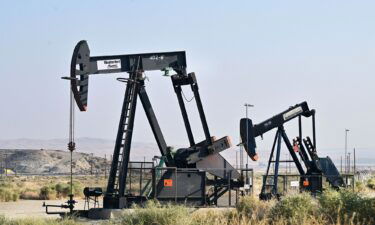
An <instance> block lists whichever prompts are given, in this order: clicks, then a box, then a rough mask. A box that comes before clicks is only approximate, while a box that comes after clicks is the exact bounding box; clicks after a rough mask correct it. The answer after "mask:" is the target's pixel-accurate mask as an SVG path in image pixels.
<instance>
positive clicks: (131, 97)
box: [107, 73, 140, 197]
mask: <svg viewBox="0 0 375 225" xmlns="http://www.w3.org/2000/svg"><path fill="white" fill-rule="evenodd" d="M137 76H138V74H137V73H131V74H130V76H129V79H124V78H120V79H118V80H119V81H122V82H126V83H127V85H126V90H125V96H124V103H123V108H122V111H121V118H120V123H119V127H118V132H117V137H116V144H115V151H114V155H113V161H112V165H111V174H110V179H108V188H107V194H109V195H119V196H120V197H122V196H124V194H125V185H126V176H127V169H128V168H127V167H128V162H129V155H130V145H131V138H132V133H133V132H132V131H133V125H134V117H135V109H136V104H137V95H138V91H139V86H140V84H139V82H138V81H137Z"/></svg>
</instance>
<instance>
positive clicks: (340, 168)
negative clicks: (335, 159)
mask: <svg viewBox="0 0 375 225" xmlns="http://www.w3.org/2000/svg"><path fill="white" fill-rule="evenodd" d="M340 173H342V156H340Z"/></svg>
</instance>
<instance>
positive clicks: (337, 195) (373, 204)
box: [318, 190, 375, 224]
mask: <svg viewBox="0 0 375 225" xmlns="http://www.w3.org/2000/svg"><path fill="white" fill-rule="evenodd" d="M318 200H319V203H320V212H322V213H323V215H324V216H325V217H326V218H327V219H328V220H329V221H330V222H331V223H340V222H341V223H351V222H354V223H368V224H371V223H373V222H374V218H375V199H374V198H369V197H365V196H362V195H361V194H359V193H356V192H352V191H348V190H342V191H339V192H337V191H333V190H331V191H325V192H324V193H323V194H322V195H321V196H320V197H319V199H318Z"/></svg>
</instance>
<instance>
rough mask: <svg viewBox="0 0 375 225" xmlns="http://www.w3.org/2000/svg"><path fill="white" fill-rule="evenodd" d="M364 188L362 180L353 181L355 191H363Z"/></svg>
mask: <svg viewBox="0 0 375 225" xmlns="http://www.w3.org/2000/svg"><path fill="white" fill-rule="evenodd" d="M365 190H366V186H365V184H364V183H363V182H361V181H356V182H355V191H356V192H364V191H365Z"/></svg>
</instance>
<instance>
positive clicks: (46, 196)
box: [39, 186, 56, 200]
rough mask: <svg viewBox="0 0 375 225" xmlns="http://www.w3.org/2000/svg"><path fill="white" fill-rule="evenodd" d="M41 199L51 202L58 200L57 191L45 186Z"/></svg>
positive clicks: (42, 189) (40, 195)
mask: <svg viewBox="0 0 375 225" xmlns="http://www.w3.org/2000/svg"><path fill="white" fill-rule="evenodd" d="M39 198H40V199H41V200H51V199H55V198H56V191H55V190H54V188H53V187H50V186H43V187H42V188H41V189H40V192H39Z"/></svg>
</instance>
